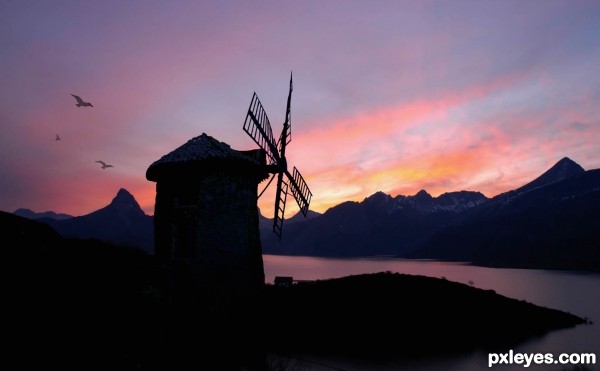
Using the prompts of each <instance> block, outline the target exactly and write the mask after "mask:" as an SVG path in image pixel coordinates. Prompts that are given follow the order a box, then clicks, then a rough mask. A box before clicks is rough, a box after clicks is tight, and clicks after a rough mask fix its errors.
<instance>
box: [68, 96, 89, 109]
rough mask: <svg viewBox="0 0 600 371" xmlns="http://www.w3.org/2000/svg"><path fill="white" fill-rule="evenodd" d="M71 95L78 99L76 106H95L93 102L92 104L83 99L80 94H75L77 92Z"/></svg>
mask: <svg viewBox="0 0 600 371" xmlns="http://www.w3.org/2000/svg"><path fill="white" fill-rule="evenodd" d="M71 95H72V96H73V97H74V98H75V99H77V104H76V106H77V107H94V106H92V104H91V103H89V102H84V101H83V99H81V97H80V96H78V95H75V94H71Z"/></svg>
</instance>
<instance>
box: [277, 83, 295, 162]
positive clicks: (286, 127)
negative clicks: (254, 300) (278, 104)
mask: <svg viewBox="0 0 600 371" xmlns="http://www.w3.org/2000/svg"><path fill="white" fill-rule="evenodd" d="M293 90H294V86H293V84H292V74H291V73H290V92H289V93H288V99H287V108H286V110H285V122H284V123H283V131H282V132H281V137H280V138H279V153H285V146H286V145H287V144H288V143H289V142H291V141H292V112H291V103H292V91H293ZM284 135H285V137H284Z"/></svg>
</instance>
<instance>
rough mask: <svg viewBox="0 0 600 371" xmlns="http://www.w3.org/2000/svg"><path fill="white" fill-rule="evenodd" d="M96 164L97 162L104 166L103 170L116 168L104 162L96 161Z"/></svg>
mask: <svg viewBox="0 0 600 371" xmlns="http://www.w3.org/2000/svg"><path fill="white" fill-rule="evenodd" d="M96 162H97V163H99V164H100V165H102V168H103V169H106V168H107V167H114V166H112V165H109V164H107V163H106V162H104V161H96Z"/></svg>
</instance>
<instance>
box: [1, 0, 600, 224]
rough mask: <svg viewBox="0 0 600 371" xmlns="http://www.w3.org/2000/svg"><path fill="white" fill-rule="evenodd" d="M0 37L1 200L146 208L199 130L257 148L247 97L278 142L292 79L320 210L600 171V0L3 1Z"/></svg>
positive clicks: (266, 204)
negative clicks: (78, 103) (128, 196)
mask: <svg viewBox="0 0 600 371" xmlns="http://www.w3.org/2000/svg"><path fill="white" fill-rule="evenodd" d="M0 46H1V48H0V172H1V174H0V210H3V211H8V212H13V211H14V210H16V209H17V208H22V207H23V208H30V209H32V210H34V211H46V210H53V211H56V212H63V213H68V214H71V215H84V214H87V213H90V212H92V211H94V210H97V209H99V208H101V207H103V206H105V205H107V204H108V203H109V202H110V201H111V199H112V198H113V197H114V196H115V195H116V193H117V191H118V190H119V189H120V188H125V189H127V190H129V191H130V192H131V193H132V194H133V195H134V196H135V198H136V199H137V200H138V202H139V203H140V205H141V206H142V208H143V209H144V210H145V211H146V212H147V213H148V214H153V212H154V197H155V183H153V182H150V181H148V180H146V178H145V172H146V169H147V168H148V166H149V165H150V164H151V163H152V162H154V161H155V160H157V159H159V158H160V157H161V156H163V155H164V154H166V153H168V152H170V151H172V150H173V149H175V148H177V147H179V146H180V145H182V144H183V143H185V142H186V141H187V140H188V139H191V138H192V137H195V136H198V135H200V134H202V133H206V134H208V135H210V136H213V137H215V138H217V139H218V140H220V141H223V142H226V143H228V144H230V145H231V146H232V148H234V149H239V150H246V149H253V148H257V147H256V145H255V144H254V142H253V141H252V139H250V138H249V137H248V136H247V135H246V134H245V133H244V132H243V130H242V125H243V121H244V118H245V115H246V111H247V110H248V105H249V104H250V99H251V97H252V94H253V93H254V92H255V91H256V93H257V94H258V96H259V98H260V100H261V101H262V103H263V105H264V107H265V110H266V111H267V114H268V115H269V119H270V121H271V125H272V127H273V131H274V133H276V135H278V134H279V133H280V131H281V128H282V123H283V120H284V115H285V104H286V99H287V93H288V82H289V75H290V71H293V76H294V92H293V95H292V142H291V143H290V144H289V146H288V148H287V157H288V163H289V164H290V165H295V166H296V167H298V169H299V170H300V171H301V173H302V174H303V176H304V178H305V179H306V181H307V183H308V185H309V187H310V188H311V190H312V192H313V194H314V196H313V202H312V204H311V209H313V210H316V211H319V212H324V211H325V210H327V209H328V208H329V207H331V206H333V205H336V204H339V203H340V202H343V201H347V200H355V201H361V200H363V199H364V198H365V197H367V196H369V195H371V194H372V193H374V192H376V191H383V192H386V193H389V194H391V195H392V196H396V195H398V194H403V195H412V194H415V193H417V192H418V191H419V190H421V189H426V190H427V191H428V192H429V193H431V194H432V195H434V196H437V195H439V194H441V193H444V192H449V191H459V190H473V191H481V192H482V193H484V194H485V195H486V196H488V197H491V196H494V195H497V194H499V193H502V192H505V191H508V190H510V189H514V188H516V187H518V186H520V185H523V184H524V183H526V182H528V181H530V180H532V179H534V178H535V177H537V176H538V175H540V174H541V173H542V172H544V171H545V170H547V169H548V168H549V167H551V166H552V165H553V164H554V163H556V162H557V161H558V160H560V159H561V158H562V157H565V156H567V157H570V158H571V159H572V160H574V161H576V162H577V163H579V164H580V165H581V166H583V167H584V168H585V169H586V170H587V169H593V168H599V167H600V145H599V143H600V2H599V1H573V0H565V1H551V0H543V1H533V0H530V1H520V0H519V1H504V0H503V1H460V0H455V1H397V0H394V1H285V0H284V1H281V0H277V1H227V2H221V1H212V2H208V1H139V0H138V1H11V0H8V1H2V2H0ZM70 94H77V95H80V96H81V97H82V98H83V99H84V100H88V101H90V102H91V103H92V104H93V105H94V107H93V108H77V107H75V100H74V99H73V97H71V95H70ZM56 134H58V135H60V137H61V138H62V140H61V141H55V137H56ZM96 160H103V161H105V162H107V163H110V164H113V165H114V167H113V168H110V169H106V170H102V169H101V168H100V165H99V164H97V163H95V162H94V161H96ZM262 185H263V184H261V185H260V186H259V187H261V188H262ZM272 203H273V196H272V195H269V194H265V195H264V196H263V197H262V198H261V200H260V202H259V206H260V207H261V210H263V213H264V214H266V215H267V216H271V213H272V211H271V210H272V207H273V206H272ZM288 205H291V206H290V207H289V209H288V212H289V213H288V214H287V215H288V216H291V215H292V214H293V213H295V212H296V211H297V207H296V206H295V204H293V202H289V203H288ZM292 206H293V207H292Z"/></svg>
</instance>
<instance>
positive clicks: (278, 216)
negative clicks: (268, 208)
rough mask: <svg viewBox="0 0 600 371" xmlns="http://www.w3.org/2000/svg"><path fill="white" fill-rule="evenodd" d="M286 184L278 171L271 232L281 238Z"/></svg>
mask: <svg viewBox="0 0 600 371" xmlns="http://www.w3.org/2000/svg"><path fill="white" fill-rule="evenodd" d="M287 193H288V184H287V183H286V182H285V181H284V180H283V173H279V177H278V179H277V192H276V193H275V216H274V218H273V232H274V233H275V234H276V235H277V237H279V239H280V240H281V230H282V229H283V220H284V219H283V216H284V214H285V203H286V201H287Z"/></svg>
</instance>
